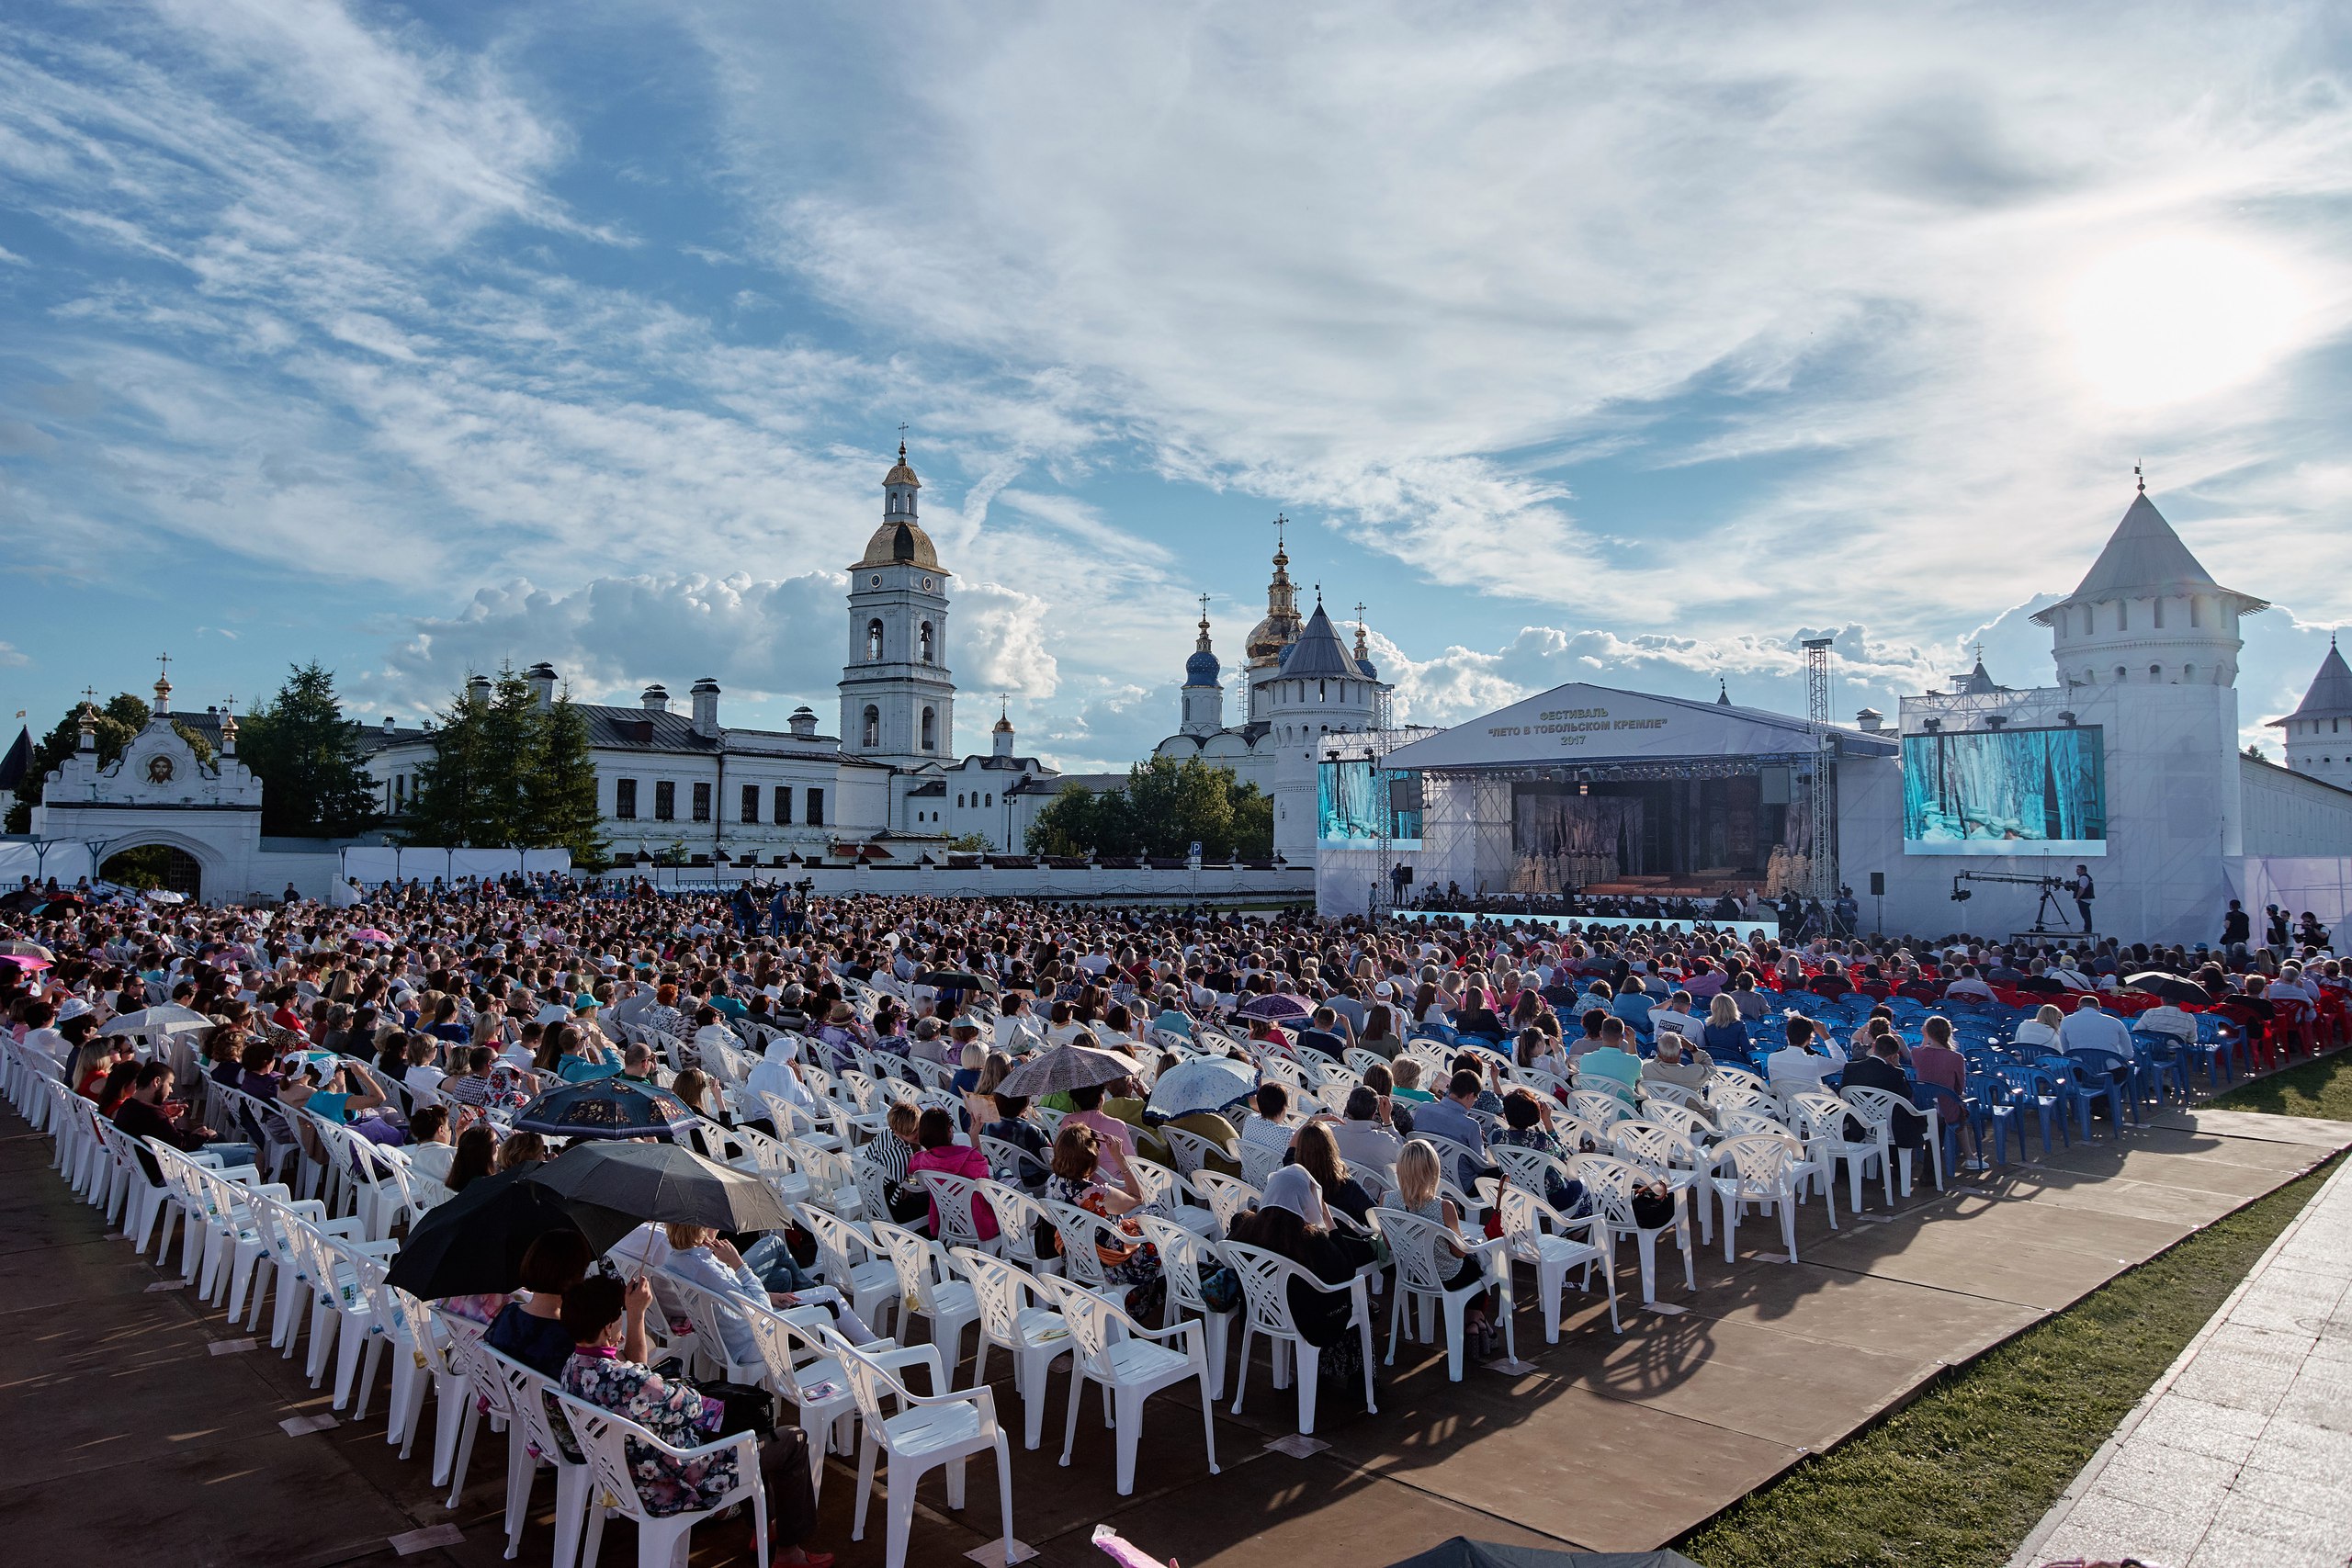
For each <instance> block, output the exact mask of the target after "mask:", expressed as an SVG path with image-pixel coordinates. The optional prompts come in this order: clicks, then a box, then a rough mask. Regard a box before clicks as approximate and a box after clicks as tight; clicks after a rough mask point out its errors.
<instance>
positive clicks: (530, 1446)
mask: <svg viewBox="0 0 2352 1568" xmlns="http://www.w3.org/2000/svg"><path fill="white" fill-rule="evenodd" d="M472 1354H473V1357H474V1363H475V1365H476V1366H477V1367H479V1368H481V1369H482V1370H483V1371H486V1372H487V1373H488V1374H489V1375H491V1376H493V1377H496V1378H497V1379H499V1380H500V1381H501V1382H503V1383H504V1384H505V1400H504V1403H505V1407H506V1409H507V1411H508V1412H509V1413H510V1419H511V1420H512V1421H513V1423H514V1424H513V1425H512V1426H510V1427H508V1428H507V1432H506V1556H507V1558H508V1559H509V1560H510V1561H511V1560H513V1559H514V1558H516V1557H519V1556H521V1555H522V1548H523V1527H524V1526H525V1525H526V1524H527V1523H528V1522H529V1521H530V1517H531V1483H532V1482H533V1481H534V1480H536V1479H537V1475H538V1471H539V1466H541V1465H542V1464H547V1465H552V1466H554V1467H555V1568H572V1564H573V1563H574V1562H576V1561H577V1560H578V1557H579V1552H580V1536H581V1531H582V1529H583V1527H584V1526H585V1525H586V1524H587V1520H588V1479H589V1477H588V1470H589V1466H588V1462H587V1461H586V1459H585V1458H584V1457H582V1456H581V1455H580V1453H579V1450H578V1449H577V1447H576V1445H567V1443H566V1441H565V1439H567V1438H571V1436H572V1433H571V1427H570V1426H569V1424H566V1426H565V1429H564V1431H563V1432H562V1433H561V1434H559V1433H558V1432H557V1431H556V1425H557V1423H559V1422H561V1421H563V1419H564V1418H563V1415H562V1413H561V1412H560V1410H556V1409H550V1408H549V1406H548V1401H549V1400H550V1399H552V1398H555V1397H557V1396H559V1395H560V1393H561V1392H562V1391H561V1390H560V1389H558V1388H557V1387H556V1385H555V1384H554V1383H553V1382H550V1381H548V1379H547V1378H545V1377H543V1376H541V1375H540V1374H539V1373H537V1372H535V1371H532V1370H531V1369H530V1368H528V1367H526V1366H525V1365H523V1363H522V1362H520V1361H517V1360H515V1359H511V1358H509V1357H506V1356H503V1355H501V1354H499V1353H498V1352H497V1351H496V1350H493V1349H492V1348H490V1347H489V1346H488V1345H478V1346H476V1347H475V1348H474V1349H473V1352H472ZM568 1446H570V1447H571V1450H572V1451H571V1452H566V1449H567V1447H568Z"/></svg>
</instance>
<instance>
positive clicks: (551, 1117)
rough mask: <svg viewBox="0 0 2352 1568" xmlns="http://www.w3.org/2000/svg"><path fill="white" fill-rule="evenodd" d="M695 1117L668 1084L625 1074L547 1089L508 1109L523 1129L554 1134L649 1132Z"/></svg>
mask: <svg viewBox="0 0 2352 1568" xmlns="http://www.w3.org/2000/svg"><path fill="white" fill-rule="evenodd" d="M694 1119H695V1113H694V1112H693V1111H689V1110H688V1109H687V1108H686V1102H685V1101H684V1100H680V1099H679V1098H678V1097H677V1096H676V1095H674V1094H672V1093H671V1092H670V1091H669V1090H668V1089H662V1088H659V1087H657V1086H655V1085H653V1084H650V1083H639V1082H636V1081H635V1080H633V1079H628V1078H595V1079H592V1080H591V1081H589V1082H587V1083H570V1084H564V1085H561V1086H560V1087H559V1088H556V1089H548V1091H547V1092H546V1093H544V1094H542V1095H540V1096H539V1097H538V1098H537V1100H532V1101H531V1102H530V1103H529V1104H528V1105H526V1106H525V1107H523V1109H522V1110H520V1111H516V1112H515V1126H516V1127H517V1128H519V1129H521V1130H522V1131H524V1132H526V1133H547V1134H553V1135H555V1136H557V1137H560V1138H650V1137H659V1136H660V1135H662V1134H664V1133H667V1132H670V1131H671V1130H672V1129H673V1128H674V1127H678V1126H682V1125H684V1124H685V1123H687V1122H692V1121H693V1120H694Z"/></svg>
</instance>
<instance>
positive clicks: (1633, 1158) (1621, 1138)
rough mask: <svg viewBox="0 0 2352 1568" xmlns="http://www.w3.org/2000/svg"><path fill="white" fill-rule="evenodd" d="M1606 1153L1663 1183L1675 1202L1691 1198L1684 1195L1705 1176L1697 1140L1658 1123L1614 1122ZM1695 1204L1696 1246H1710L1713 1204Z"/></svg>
mask: <svg viewBox="0 0 2352 1568" xmlns="http://www.w3.org/2000/svg"><path fill="white" fill-rule="evenodd" d="M1609 1152H1610V1153H1611V1154H1612V1155H1614V1156H1616V1157H1617V1158H1619V1159H1622V1160H1623V1161H1624V1162H1625V1163H1626V1164H1628V1165H1632V1166H1638V1167H1639V1168H1641V1169H1642V1171H1643V1172H1644V1174H1645V1175H1647V1176H1648V1177H1649V1178H1650V1179H1653V1180H1656V1181H1663V1182H1665V1183H1666V1184H1667V1186H1668V1188H1669V1189H1670V1190H1672V1191H1673V1193H1674V1196H1675V1201H1677V1202H1679V1203H1684V1204H1689V1203H1691V1201H1693V1200H1691V1199H1690V1198H1687V1197H1686V1196H1685V1194H1686V1193H1689V1192H1691V1190H1692V1189H1694V1188H1696V1187H1698V1186H1699V1184H1700V1183H1701V1182H1702V1181H1703V1180H1705V1179H1706V1169H1707V1154H1706V1150H1705V1149H1704V1148H1702V1146H1701V1145H1700V1140H1698V1139H1696V1138H1692V1137H1689V1136H1686V1135H1685V1134H1682V1133H1681V1132H1679V1130H1677V1129H1676V1128H1674V1127H1671V1126H1668V1124H1666V1123H1665V1122H1618V1123H1617V1124H1616V1125H1615V1126H1614V1127H1611V1128H1610V1129H1609ZM1697 1207H1698V1210H1699V1242H1700V1245H1701V1246H1702V1247H1707V1246H1713V1244H1714V1239H1715V1219H1714V1205H1713V1204H1712V1203H1706V1202H1700V1203H1698V1205H1697Z"/></svg>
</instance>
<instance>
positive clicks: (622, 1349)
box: [563, 1274, 833, 1568]
mask: <svg viewBox="0 0 2352 1568" xmlns="http://www.w3.org/2000/svg"><path fill="white" fill-rule="evenodd" d="M652 1300H653V1291H652V1288H651V1286H650V1285H648V1284H647V1283H646V1281H645V1280H644V1279H643V1277H642V1276H640V1277H639V1278H638V1279H637V1280H633V1281H631V1282H630V1283H629V1284H628V1286H627V1287H626V1288H624V1287H623V1286H622V1284H621V1282H620V1281H619V1280H616V1279H613V1278H611V1277H610V1276H608V1275H602V1274H599V1275H596V1276H594V1277H592V1278H590V1279H587V1280H582V1281H581V1282H580V1283H579V1284H577V1285H575V1286H573V1287H572V1288H571V1290H569V1291H566V1292H564V1293H563V1325H564V1327H565V1328H567V1329H569V1330H570V1331H571V1338H572V1351H571V1360H570V1361H568V1362H566V1363H565V1364H564V1369H563V1388H564V1392H565V1393H569V1394H571V1395H572V1396H573V1397H574V1398H577V1399H581V1400H584V1401H586V1402H587V1403H588V1404H594V1405H597V1406H600V1407H601V1408H603V1409H605V1410H609V1411H612V1412H613V1413H614V1414H615V1415H616V1416H622V1417H624V1418H626V1419H628V1420H630V1421H634V1422H635V1423H637V1424H638V1425H639V1426H640V1427H644V1428H645V1429H646V1430H647V1431H649V1432H650V1433H652V1434H653V1435H654V1436H655V1437H657V1438H661V1439H662V1441H663V1442H665V1443H668V1444H669V1445H671V1446H672V1447H673V1448H680V1449H692V1448H699V1447H701V1446H702V1445H703V1444H705V1443H707V1442H709V1441H710V1440H711V1438H714V1437H717V1436H718V1435H719V1428H720V1425H721V1420H722V1417H723V1416H725V1413H726V1412H725V1407H724V1406H723V1405H721V1404H719V1402H718V1401H717V1400H715V1399H710V1398H707V1397H706V1396H705V1395H704V1394H703V1393H702V1391H701V1390H699V1389H697V1388H695V1385H694V1384H692V1383H690V1382H686V1381H685V1380H684V1378H665V1377H663V1376H662V1374H661V1373H660V1372H657V1371H654V1370H653V1369H652V1368H650V1367H649V1366H647V1365H646V1364H645V1358H646V1356H647V1355H648V1354H649V1353H650V1352H649V1350H648V1348H647V1343H646V1337H645V1313H646V1309H647V1307H648V1306H649V1305H650V1303H651V1302H652ZM627 1452H628V1468H629V1473H630V1475H631V1477H632V1478H634V1479H635V1481H636V1483H637V1490H638V1495H639V1497H641V1498H642V1499H643V1500H644V1504H645V1508H646V1511H647V1512H648V1513H650V1514H653V1515H655V1516H657V1517H660V1516H666V1515H670V1514H683V1513H689V1512H692V1511H694V1510H695V1509H699V1508H708V1507H713V1506H717V1505H718V1504H719V1503H721V1502H723V1501H725V1500H727V1499H728V1498H729V1496H730V1495H735V1493H736V1483H737V1469H738V1466H737V1458H736V1455H737V1450H733V1449H729V1450H726V1451H724V1452H722V1453H718V1454H713V1455H711V1456H709V1457H708V1458H706V1459H696V1460H678V1459H673V1458H672V1457H671V1456H669V1455H668V1454H665V1453H663V1452H662V1451H661V1450H658V1449H655V1448H653V1447H651V1446H650V1445H649V1444H646V1443H644V1442H641V1441H639V1439H637V1438H629V1439H628V1446H627ZM760 1479H761V1481H762V1483H763V1484H765V1486H766V1487H767V1494H768V1530H769V1533H770V1534H771V1535H772V1536H773V1537H774V1538H775V1541H776V1543H777V1547H776V1552H775V1558H774V1562H775V1564H776V1568H831V1563H832V1561H833V1558H832V1554H831V1552H821V1551H808V1550H807V1549H806V1548H804V1547H802V1546H801V1545H800V1542H801V1541H803V1540H807V1539H808V1537H809V1534H810V1533H811V1532H812V1531H813V1530H814V1529H816V1524H817V1494H816V1489H815V1487H814V1485H813V1484H812V1483H811V1479H810V1472H809V1438H808V1434H807V1433H805V1432H803V1431H802V1430H801V1429H800V1428H799V1427H781V1428H779V1429H778V1430H777V1431H776V1433H775V1435H774V1436H773V1437H771V1438H767V1439H766V1440H765V1441H764V1442H763V1445H762V1447H761V1450H760ZM738 1500H740V1497H739V1498H738Z"/></svg>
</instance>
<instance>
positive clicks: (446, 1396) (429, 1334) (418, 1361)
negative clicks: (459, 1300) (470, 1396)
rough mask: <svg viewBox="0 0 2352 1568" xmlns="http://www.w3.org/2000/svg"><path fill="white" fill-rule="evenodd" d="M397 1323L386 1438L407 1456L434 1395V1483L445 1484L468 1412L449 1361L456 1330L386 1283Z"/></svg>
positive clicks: (459, 1376)
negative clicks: (426, 1398) (460, 1422)
mask: <svg viewBox="0 0 2352 1568" xmlns="http://www.w3.org/2000/svg"><path fill="white" fill-rule="evenodd" d="M384 1290H385V1293H386V1295H387V1297H388V1298H389V1304H390V1309H391V1312H392V1314H393V1315H394V1316H395V1317H396V1318H397V1319H398V1322H399V1327H398V1328H397V1329H396V1330H395V1331H394V1333H393V1336H392V1394H391V1410H390V1416H388V1417H387V1419H386V1421H385V1427H384V1440H385V1441H386V1442H390V1443H398V1444H399V1445H400V1449H401V1458H402V1459H406V1458H408V1456H409V1451H410V1450H412V1449H413V1448H414V1447H415V1446H416V1434H417V1431H418V1429H419V1428H420V1427H421V1426H422V1425H423V1423H424V1396H425V1394H426V1393H433V1394H434V1395H435V1405H434V1427H433V1450H432V1457H433V1475H432V1480H433V1484H434V1485H435V1486H442V1485H446V1484H447V1483H448V1480H449V1464H450V1461H452V1460H453V1459H455V1458H456V1456H457V1451H458V1418H459V1417H460V1416H462V1415H463V1414H464V1412H463V1411H462V1410H461V1409H460V1408H459V1406H460V1404H461V1403H462V1393H461V1390H462V1389H463V1387H464V1383H465V1379H464V1376H463V1374H461V1373H460V1372H459V1371H458V1370H457V1368H456V1367H455V1366H453V1365H451V1364H450V1361H449V1347H450V1345H451V1344H452V1343H453V1342H454V1340H455V1337H456V1336H455V1334H454V1332H453V1330H452V1329H451V1328H450V1327H449V1325H448V1320H447V1318H446V1317H445V1316H444V1315H443V1314H440V1313H437V1312H435V1310H434V1308H433V1306H432V1304H431V1303H428V1302H424V1301H421V1300H419V1299H418V1298H417V1297H415V1296H413V1295H411V1294H409V1293H408V1292H406V1291H403V1290H401V1288H400V1287H398V1286H397V1285H387V1286H385V1287H384Z"/></svg>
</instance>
